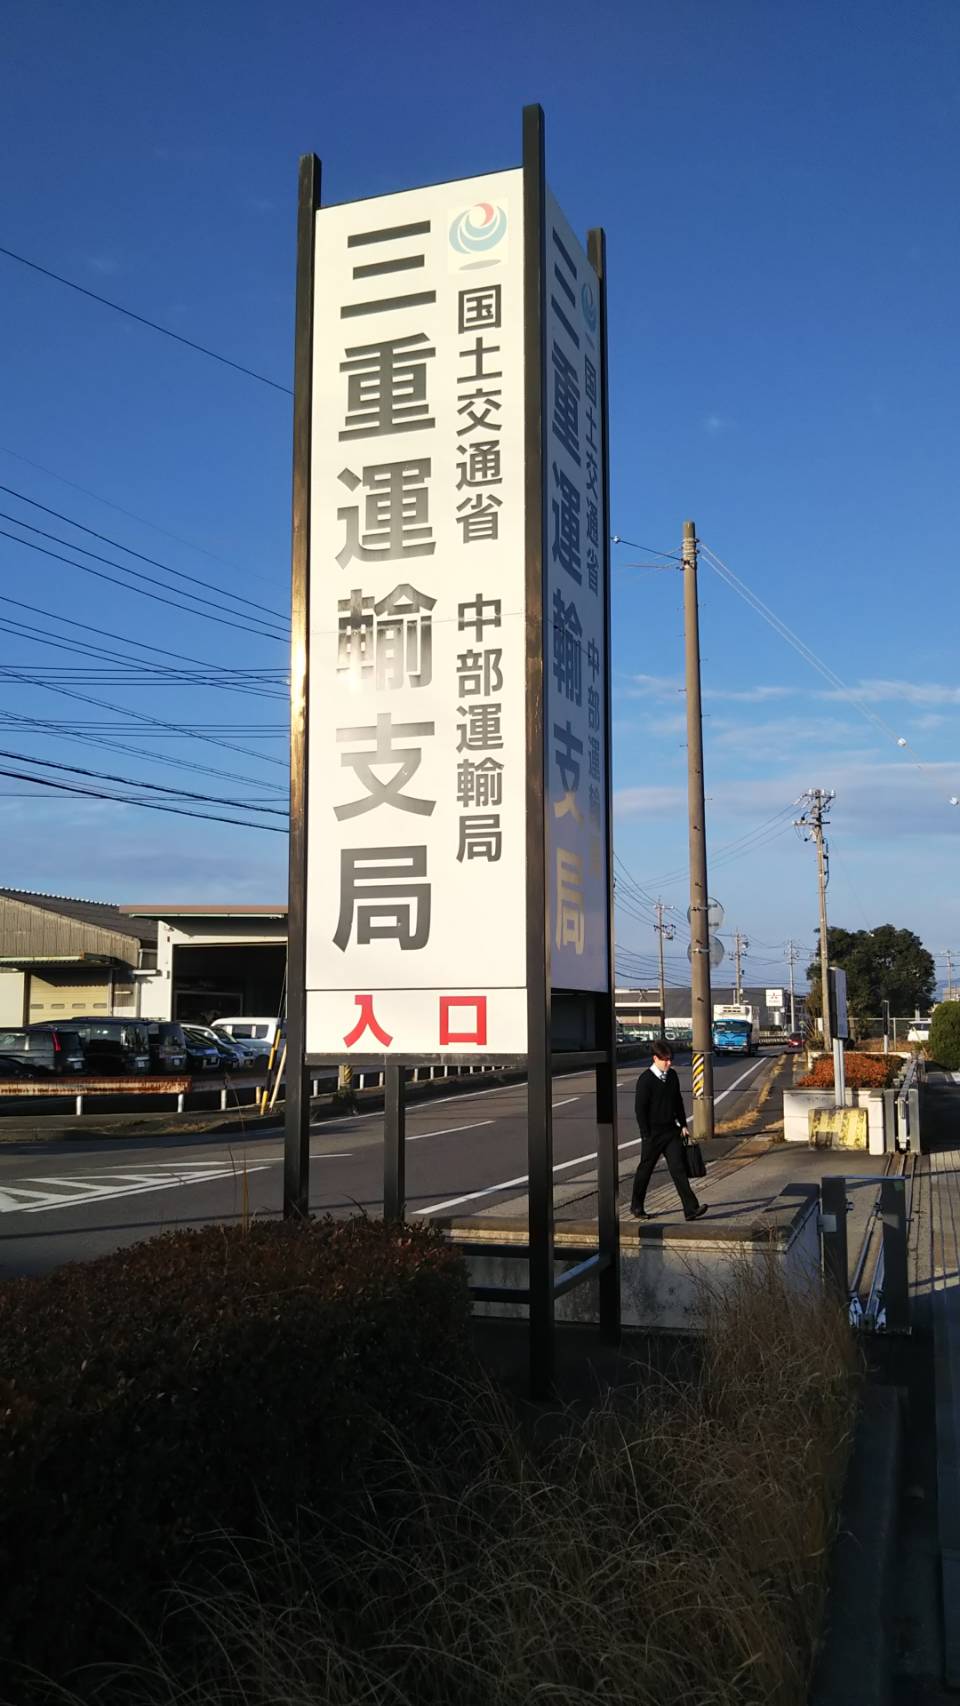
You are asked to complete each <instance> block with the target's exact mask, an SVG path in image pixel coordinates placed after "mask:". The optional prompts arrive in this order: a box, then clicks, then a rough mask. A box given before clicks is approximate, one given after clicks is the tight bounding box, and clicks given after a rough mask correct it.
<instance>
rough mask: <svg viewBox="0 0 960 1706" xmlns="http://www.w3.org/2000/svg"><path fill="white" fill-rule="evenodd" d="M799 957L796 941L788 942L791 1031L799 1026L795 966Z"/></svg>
mask: <svg viewBox="0 0 960 1706" xmlns="http://www.w3.org/2000/svg"><path fill="white" fill-rule="evenodd" d="M798 958H799V950H798V948H797V944H796V942H788V943H787V964H788V965H789V967H790V1029H791V1031H795V1030H796V1028H797V999H796V994H795V991H794V967H795V965H796V963H797V960H798Z"/></svg>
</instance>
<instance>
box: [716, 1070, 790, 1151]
mask: <svg viewBox="0 0 960 1706" xmlns="http://www.w3.org/2000/svg"><path fill="white" fill-rule="evenodd" d="M782 1066H783V1063H782V1061H780V1060H773V1061H771V1062H770V1070H769V1071H768V1072H766V1073H765V1074H764V1077H763V1082H762V1084H761V1085H760V1087H759V1092H758V1093H757V1094H756V1096H755V1097H754V1096H751V1099H750V1103H749V1105H748V1107H747V1108H745V1109H744V1110H743V1112H742V1113H739V1114H731V1115H730V1116H729V1118H727V1119H723V1120H718V1121H717V1127H716V1134H717V1136H718V1137H735V1136H737V1135H738V1134H739V1133H740V1132H744V1133H746V1132H750V1133H751V1134H752V1133H753V1131H754V1128H755V1127H756V1125H757V1120H758V1117H759V1115H760V1113H761V1112H762V1110H763V1109H764V1108H765V1107H766V1105H767V1103H768V1102H769V1100H770V1097H771V1096H772V1094H773V1091H774V1090H775V1089H782V1087H783V1079H782ZM747 1093H748V1095H750V1091H749V1090H748V1092H747ZM768 1123H772V1124H782V1123H783V1121H782V1115H781V1116H780V1118H779V1119H778V1120H776V1121H773V1122H768Z"/></svg>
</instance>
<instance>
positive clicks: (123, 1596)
mask: <svg viewBox="0 0 960 1706" xmlns="http://www.w3.org/2000/svg"><path fill="white" fill-rule="evenodd" d="M468 1317H469V1296H468V1292H467V1286H466V1278H465V1273H464V1270H463V1267H462V1264H461V1263H460V1261H459V1259H458V1258H457V1257H456V1255H455V1254H454V1253H453V1252H451V1251H450V1250H449V1249H448V1248H447V1247H445V1246H444V1244H443V1243H442V1241H441V1239H440V1238H439V1237H438V1236H437V1235H435V1234H433V1233H431V1232H430V1231H429V1230H427V1229H426V1228H411V1227H398V1228H391V1227H390V1226H387V1225H384V1224H383V1222H380V1221H369V1220H363V1219H361V1220H352V1221H340V1222H336V1221H332V1220H326V1221H322V1222H315V1223H311V1224H306V1225H304V1224H299V1225H284V1224H282V1223H280V1224H278V1223H269V1224H267V1223H261V1224H254V1225H253V1226H252V1227H251V1228H250V1229H249V1230H247V1231H245V1230H244V1229H243V1228H240V1227H236V1228H222V1227H209V1228H206V1229H204V1230H203V1231H199V1232H178V1233H175V1234H171V1235H166V1236H164V1237H161V1238H157V1239H153V1240H151V1241H149V1242H147V1243H143V1244H138V1245H134V1246H132V1247H131V1248H130V1249H127V1250H124V1251H120V1252H118V1253H117V1254H115V1255H112V1256H108V1257H105V1258H102V1259H100V1260H98V1261H93V1262H89V1263H86V1264H83V1265H77V1266H71V1267H65V1268H62V1269H60V1270H59V1271H58V1272H56V1273H54V1274H51V1275H48V1276H45V1277H43V1278H42V1279H30V1280H16V1281H11V1282H8V1283H6V1284H5V1285H3V1286H2V1287H0V1631H2V1633H0V1668H2V1660H3V1659H4V1658H6V1659H16V1660H20V1661H26V1662H28V1663H33V1664H36V1665H38V1666H40V1667H41V1668H42V1669H43V1670H44V1671H45V1672H47V1673H48V1674H49V1673H51V1672H52V1673H54V1674H63V1671H64V1669H65V1668H66V1667H68V1666H69V1665H70V1664H72V1663H74V1662H83V1661H88V1660H91V1659H95V1658H104V1657H110V1658H116V1657H117V1656H118V1655H119V1654H122V1651H123V1644H124V1643H123V1637H124V1630H125V1625H124V1624H123V1622H122V1620H121V1618H120V1617H118V1616H117V1615H116V1612H115V1611H114V1610H112V1609H111V1607H117V1608H119V1610H120V1611H121V1612H122V1613H123V1614H125V1615H129V1616H132V1617H135V1618H138V1619H144V1620H145V1626H147V1627H149V1624H150V1618H151V1614H152V1612H153V1611H155V1610H156V1590H157V1588H158V1587H161V1586H163V1585H164V1584H166V1583H167V1582H168V1581H169V1580H170V1579H171V1577H172V1575H173V1574H175V1573H177V1572H178V1571H182V1570H183V1569H184V1567H185V1565H186V1563H187V1561H188V1559H189V1557H190V1555H191V1551H192V1550H193V1549H192V1548H191V1547H190V1544H189V1543H190V1542H192V1541H193V1540H195V1538H196V1537H197V1536H199V1535H204V1534H208V1533H209V1532H210V1531H211V1530H215V1529H222V1528H229V1529H230V1530H232V1531H234V1532H237V1533H240V1534H252V1533H254V1532H255V1531H256V1529H257V1526H258V1522H259V1519H260V1514H261V1511H262V1509H263V1508H268V1509H269V1510H270V1512H271V1517H272V1520H273V1521H274V1523H277V1524H279V1525H280V1528H281V1530H283V1527H284V1525H289V1524H290V1523H291V1522H292V1521H293V1519H294V1518H295V1514H296V1510H297V1507H298V1505H300V1504H301V1503H313V1504H314V1505H315V1506H320V1507H324V1506H326V1507H328V1508H330V1509H331V1510H336V1509H337V1508H338V1504H339V1503H340V1502H342V1501H343V1499H344V1498H345V1497H349V1494H350V1492H351V1488H352V1486H353V1485H354V1482H355V1478H356V1475H357V1473H358V1471H359V1469H360V1467H361V1466H362V1463H363V1461H364V1459H365V1458H368V1457H369V1456H370V1455H371V1453H373V1452H375V1450H376V1440H377V1439H378V1438H379V1435H380V1433H381V1432H382V1427H383V1418H384V1417H386V1418H388V1420H389V1421H390V1423H391V1424H392V1425H393V1426H394V1427H395V1428H397V1429H398V1430H399V1431H400V1432H401V1433H405V1432H407V1431H410V1432H414V1431H415V1432H416V1434H417V1437H418V1440H419V1441H420V1442H422V1444H423V1446H424V1447H425V1448H426V1449H429V1444H430V1439H431V1429H435V1428H440V1427H441V1426H442V1425H443V1423H444V1415H443V1406H442V1405H438V1403H437V1391H438V1388H439V1387H442V1386H443V1383H444V1380H445V1379H447V1380H449V1379H450V1378H454V1379H459V1378H461V1377H462V1375H463V1373H464V1371H465V1369H466V1368H467V1367H468V1366H469V1365H468V1360H467V1358H468V1353H467V1349H466V1347H467V1343H468V1339H467V1322H468ZM374 1418H377V1420H376V1421H375V1420H374ZM378 1430H379V1432H378Z"/></svg>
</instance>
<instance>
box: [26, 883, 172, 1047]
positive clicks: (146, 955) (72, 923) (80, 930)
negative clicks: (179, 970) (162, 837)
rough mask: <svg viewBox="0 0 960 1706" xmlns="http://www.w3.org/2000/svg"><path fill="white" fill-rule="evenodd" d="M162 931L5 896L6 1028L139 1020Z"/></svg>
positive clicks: (74, 904)
mask: <svg viewBox="0 0 960 1706" xmlns="http://www.w3.org/2000/svg"><path fill="white" fill-rule="evenodd" d="M156 966H157V926H156V924H155V922H154V921H153V920H152V919H148V918H138V919H132V918H126V917H124V916H123V914H122V913H121V911H120V908H119V907H117V906H110V905H109V904H107V903H106V902H103V901H97V900H75V899H71V898H70V897H68V896H66V895H56V894H36V893H34V892H33V891H31V890H29V889H0V1024H2V1025H7V1026H19V1025H28V1024H36V1023H38V1022H39V1021H40V1020H42V1019H62V1020H64V1021H66V1020H67V1019H68V1018H69V1017H70V1014H71V1013H73V1014H76V1015H79V1014H81V1013H83V1014H96V1013H110V1014H119V1015H130V1016H136V1015H138V1014H139V1013H140V1012H141V1004H142V997H143V988H144V985H145V984H149V983H151V982H152V981H153V979H154V978H155V976H156Z"/></svg>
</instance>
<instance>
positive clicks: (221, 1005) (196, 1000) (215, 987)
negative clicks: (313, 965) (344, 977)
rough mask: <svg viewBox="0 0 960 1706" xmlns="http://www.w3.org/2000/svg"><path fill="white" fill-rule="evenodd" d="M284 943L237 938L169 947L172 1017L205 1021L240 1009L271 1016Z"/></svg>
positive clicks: (274, 1012)
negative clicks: (171, 957)
mask: <svg viewBox="0 0 960 1706" xmlns="http://www.w3.org/2000/svg"><path fill="white" fill-rule="evenodd" d="M286 963H287V948H286V943H283V944H279V943H277V944H274V943H271V944H269V945H267V944H259V943H256V944H255V943H249V942H242V941H238V942H237V943H236V945H232V944H231V945H226V944H223V943H217V944H211V945H210V946H209V947H207V946H203V945H200V944H197V945H194V944H192V943H177V944H175V946H174V949H173V1002H172V1015H171V1016H172V1017H173V1018H174V1019H179V1020H180V1022H181V1023H186V1024H190V1023H191V1022H192V1023H193V1024H202V1025H210V1024H212V1023H213V1021H214V1019H230V1018H234V1017H236V1016H238V1015H240V1014H243V1013H250V1014H257V1015H258V1016H261V1017H264V1018H275V1017H276V1015H277V1013H278V1012H279V1009H280V1002H281V1000H282V998H283V982H284V973H285V970H286Z"/></svg>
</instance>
